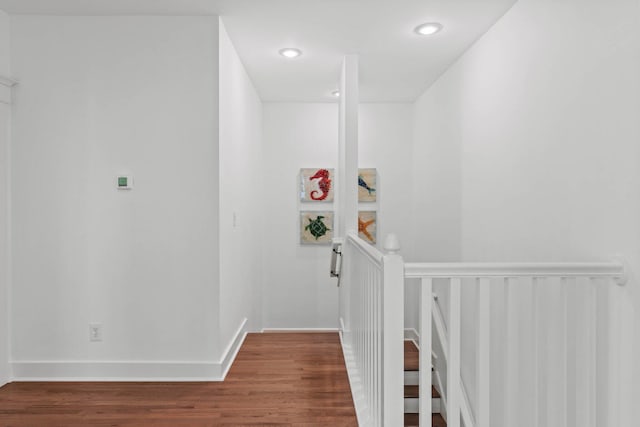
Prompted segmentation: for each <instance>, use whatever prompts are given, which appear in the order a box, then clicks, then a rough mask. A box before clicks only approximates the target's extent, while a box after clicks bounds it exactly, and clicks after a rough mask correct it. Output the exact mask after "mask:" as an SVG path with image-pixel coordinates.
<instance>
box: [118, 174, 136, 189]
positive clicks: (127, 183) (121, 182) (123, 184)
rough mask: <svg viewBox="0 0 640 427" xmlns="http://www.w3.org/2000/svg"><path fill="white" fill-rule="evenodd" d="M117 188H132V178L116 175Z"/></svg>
mask: <svg viewBox="0 0 640 427" xmlns="http://www.w3.org/2000/svg"><path fill="white" fill-rule="evenodd" d="M117 184H118V190H131V189H132V188H133V178H132V177H131V176H119V177H118V182H117Z"/></svg>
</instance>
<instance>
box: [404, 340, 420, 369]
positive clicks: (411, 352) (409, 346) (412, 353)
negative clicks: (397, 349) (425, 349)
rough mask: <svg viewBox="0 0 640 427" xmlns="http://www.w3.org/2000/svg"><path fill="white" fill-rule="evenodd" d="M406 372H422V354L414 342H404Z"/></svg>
mask: <svg viewBox="0 0 640 427" xmlns="http://www.w3.org/2000/svg"><path fill="white" fill-rule="evenodd" d="M404 370H405V371H418V370H420V353H419V352H418V347H416V345H415V344H414V343H413V341H405V342H404Z"/></svg>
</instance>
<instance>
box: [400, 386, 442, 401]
mask: <svg viewBox="0 0 640 427" xmlns="http://www.w3.org/2000/svg"><path fill="white" fill-rule="evenodd" d="M404 397H405V398H418V397H420V386H417V385H406V386H404ZM431 398H432V399H438V398H440V393H438V390H436V388H435V387H433V386H431Z"/></svg>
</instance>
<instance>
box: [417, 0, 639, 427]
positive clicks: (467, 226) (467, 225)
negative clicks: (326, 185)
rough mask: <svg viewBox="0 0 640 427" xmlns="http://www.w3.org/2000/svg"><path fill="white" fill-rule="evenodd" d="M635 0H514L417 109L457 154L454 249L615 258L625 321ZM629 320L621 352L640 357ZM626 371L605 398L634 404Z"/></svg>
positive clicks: (477, 256)
mask: <svg viewBox="0 0 640 427" xmlns="http://www.w3.org/2000/svg"><path fill="white" fill-rule="evenodd" d="M638 7H639V6H638V2H637V1H635V0H634V1H626V0H618V1H614V2H607V3H606V4H605V3H602V2H584V1H578V0H569V1H564V2H554V1H539V0H521V1H519V2H518V3H517V4H516V5H515V6H514V8H513V9H512V10H511V11H510V12H508V13H507V14H506V15H505V17H504V18H503V19H501V20H500V21H499V22H498V23H497V24H496V25H495V27H494V28H493V29H492V30H490V31H489V32H488V34H486V35H485V36H484V37H483V38H482V39H481V40H480V41H479V42H478V43H477V44H476V45H475V46H473V47H472V48H471V49H470V50H469V51H468V52H467V53H466V54H465V55H464V56H463V57H462V58H461V59H460V60H459V61H458V63H456V64H455V65H454V66H453V67H452V68H451V69H450V70H448V71H447V72H446V73H445V74H444V75H443V77H442V78H441V79H440V80H439V81H438V82H437V83H436V84H435V85H434V86H433V87H432V88H431V89H429V90H428V91H427V92H426V93H425V94H424V95H423V97H422V98H421V100H420V101H419V102H418V104H417V108H418V110H417V115H416V117H417V118H416V120H417V121H420V120H424V121H427V122H429V123H432V124H434V125H433V126H434V127H433V128H434V129H435V133H434V135H433V136H432V137H429V139H428V140H426V142H425V143H426V144H428V145H435V144H438V145H440V146H448V145H450V149H452V150H455V149H459V150H461V157H460V158H461V190H460V191H459V196H458V197H460V200H461V203H462V204H461V210H460V212H461V215H460V218H461V234H460V236H461V252H462V255H463V259H465V260H473V261H489V260H500V261H521V260H527V261H536V260H551V261H563V260H596V259H608V258H610V257H611V256H613V255H614V254H623V255H624V256H625V257H626V258H627V260H628V261H629V262H630V266H631V281H630V283H629V284H628V285H627V287H626V289H625V290H624V291H623V292H624V293H625V294H626V298H625V299H626V302H620V305H618V306H617V307H615V310H614V311H616V312H620V313H622V316H627V317H628V318H630V319H631V321H632V322H633V320H632V319H633V317H632V316H633V312H632V310H635V312H636V313H638V312H639V310H640V293H639V292H638V282H637V273H635V272H637V271H640V255H639V254H640V223H639V222H638V218H640V193H639V192H638V183H639V182H640V160H639V159H640V121H638V117H640V84H639V83H640V80H639V77H638V76H640V59H639V52H640V45H639V40H640V33H639V28H640V26H639V25H638V24H639V22H638V18H639V16H640V13H639V10H638ZM440 102H443V104H440ZM440 105H443V108H436V107H437V106H438V107H439V106H440ZM440 137H442V138H443V139H442V140H438V139H439V138H440ZM416 157H417V156H416ZM416 173H419V172H416ZM452 179H454V180H455V178H452ZM452 214H453V215H456V212H455V210H453V212H452ZM627 304H628V305H627ZM631 306H632V307H631ZM638 322H639V321H638V319H637V317H636V320H635V331H636V332H635V334H636V336H635V340H634V344H633V345H631V344H629V347H630V350H629V351H628V352H626V353H625V355H624V357H626V358H628V360H626V361H627V362H629V361H630V360H638V359H639V358H640V323H638ZM626 326H627V327H628V328H630V329H631V328H632V326H633V325H631V324H627V325H626ZM628 338H629V337H627V342H628V341H629V340H628ZM516 345H518V344H516ZM631 347H633V350H631ZM521 354H522V353H521ZM624 361H625V360H624V359H623V362H624ZM622 366H625V365H624V364H623V365H622ZM627 366H628V365H627ZM521 372H523V373H525V374H524V375H525V376H527V375H530V373H526V372H527V371H525V370H523V371H521ZM631 377H633V381H628V383H623V384H621V389H620V390H621V391H620V398H619V401H618V402H615V403H623V404H626V408H627V409H628V408H629V407H630V406H631V405H629V403H630V402H632V401H634V402H638V401H640V391H639V390H635V391H632V390H631V388H630V384H632V383H633V384H638V383H640V367H638V366H637V364H636V366H635V372H634V373H633V375H631V373H629V377H628V378H631ZM469 380H470V381H472V379H469ZM636 389H637V387H636ZM519 391H520V392H521V393H526V392H527V390H525V387H524V385H523V386H522V389H521V390H519ZM604 401H606V396H604V395H600V396H599V402H600V403H601V407H600V409H601V411H600V414H599V420H598V423H597V424H598V425H603V426H604V425H625V426H626V425H630V424H625V422H624V419H623V420H620V422H619V423H613V424H611V423H610V421H611V419H613V418H610V419H609V420H608V421H607V420H606V417H607V416H612V417H613V416H615V415H616V414H613V413H609V414H608V413H607V409H606V408H605V407H604V406H606V405H604V404H603V402H604ZM622 414H623V416H624V412H622ZM525 418H526V419H527V420H528V421H526V422H527V423H530V422H532V418H530V417H525ZM520 420H522V418H520ZM498 421H499V420H498ZM522 422H523V424H522V425H523V426H525V425H530V424H525V421H522ZM492 425H494V421H493V420H492ZM495 425H501V423H500V422H496V423H495Z"/></svg>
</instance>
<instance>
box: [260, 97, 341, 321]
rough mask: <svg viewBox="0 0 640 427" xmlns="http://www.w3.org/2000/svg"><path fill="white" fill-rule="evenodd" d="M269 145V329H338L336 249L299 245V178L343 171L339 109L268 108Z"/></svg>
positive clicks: (265, 189) (265, 186)
mask: <svg viewBox="0 0 640 427" xmlns="http://www.w3.org/2000/svg"><path fill="white" fill-rule="evenodd" d="M263 143H264V148H263V150H264V151H263V152H264V168H263V179H262V193H263V197H264V205H263V206H264V209H263V210H262V212H261V215H262V224H263V227H264V229H263V231H264V234H263V235H264V288H263V296H264V297H263V307H262V310H263V328H267V329H270V328H337V327H338V291H337V287H336V281H335V279H331V278H330V277H329V259H330V253H331V252H330V251H331V249H330V247H329V246H303V245H300V243H299V241H300V237H299V227H300V225H299V224H300V219H299V212H300V209H299V208H300V201H299V192H298V175H299V171H300V168H305V167H311V168H312V167H327V168H336V167H337V164H338V106H337V105H336V104H291V103H265V104H263ZM305 205H309V204H308V203H307V204H305ZM317 206H320V207H318V208H317V207H316V205H314V206H312V208H317V209H326V210H333V206H332V205H331V204H327V203H322V204H318V205H317ZM309 210H311V208H310V209H309Z"/></svg>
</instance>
